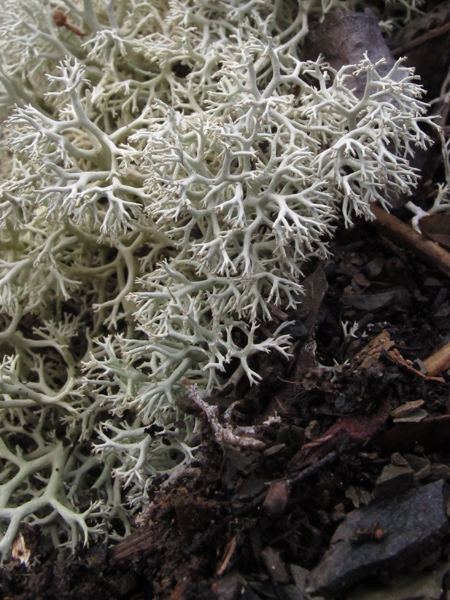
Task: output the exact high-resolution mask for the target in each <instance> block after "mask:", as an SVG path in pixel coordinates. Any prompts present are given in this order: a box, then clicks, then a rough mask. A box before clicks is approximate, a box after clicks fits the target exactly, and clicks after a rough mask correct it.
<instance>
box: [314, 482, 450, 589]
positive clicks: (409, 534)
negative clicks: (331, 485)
mask: <svg viewBox="0 0 450 600" xmlns="http://www.w3.org/2000/svg"><path fill="white" fill-rule="evenodd" d="M446 496H447V488H446V484H445V482H444V481H437V482H435V483H431V484H429V485H426V486H423V487H421V488H419V489H413V490H410V491H408V492H405V493H403V494H399V495H397V496H395V497H394V498H392V499H390V500H383V501H380V502H376V503H374V504H372V505H371V506H369V507H367V508H366V509H362V510H355V511H353V512H352V513H350V514H349V515H348V516H347V518H346V519H345V521H344V522H343V523H342V524H341V525H340V526H339V527H338V529H337V530H336V533H335V534H334V536H333V538H332V540H331V543H330V547H329V549H328V551H327V553H326V554H325V556H324V558H323V560H322V562H320V563H319V565H318V566H317V567H316V568H315V569H314V570H313V571H312V573H311V575H310V577H309V578H308V593H310V594H311V595H322V596H333V597H336V595H338V594H341V593H343V592H344V591H345V590H347V589H348V588H350V587H351V586H352V585H354V584H356V583H357V582H359V581H362V580H364V579H366V578H368V577H370V576H373V575H376V573H377V572H378V571H380V570H383V571H395V570H399V569H407V568H408V567H409V568H414V567H415V565H416V564H417V563H418V562H419V561H422V560H423V558H424V557H425V556H427V555H429V554H431V553H432V552H433V551H434V550H436V549H437V548H438V547H439V545H440V543H441V540H442V538H443V537H444V535H445V534H446V533H447V532H448V528H449V526H448V519H447V515H446V512H445V503H446Z"/></svg>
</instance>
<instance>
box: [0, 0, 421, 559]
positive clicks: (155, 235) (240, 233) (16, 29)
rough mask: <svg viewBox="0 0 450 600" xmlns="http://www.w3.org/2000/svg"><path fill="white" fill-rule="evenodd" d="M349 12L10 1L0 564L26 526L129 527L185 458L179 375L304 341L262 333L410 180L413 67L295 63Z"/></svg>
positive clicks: (223, 4) (230, 0) (54, 534)
mask: <svg viewBox="0 0 450 600" xmlns="http://www.w3.org/2000/svg"><path fill="white" fill-rule="evenodd" d="M402 4H405V2H404V1H403V2H402ZM340 5H350V3H345V2H339V1H330V2H325V0H323V2H320V1H314V0H309V1H308V2H298V3H297V2H295V1H293V0H278V1H276V2H272V1H267V0H251V1H249V2H246V3H242V2H240V0H223V1H218V2H208V1H206V0H200V1H198V0H197V1H195V2H193V1H191V0H179V1H178V0H173V1H172V2H169V3H167V2H165V1H158V0H152V1H150V0H109V1H106V0H98V1H94V0H83V1H81V0H78V1H71V0H58V1H56V2H54V3H52V5H51V6H50V5H49V4H48V3H46V2H44V1H42V2H41V1H39V0H27V1H24V2H18V1H17V0H15V1H14V2H11V1H9V0H3V1H2V15H1V17H0V36H1V37H0V53H1V56H0V58H1V60H0V65H1V66H0V83H1V85H2V90H1V97H0V99H1V106H2V111H3V114H5V115H6V114H8V118H7V120H6V121H5V126H4V128H3V139H2V147H3V159H2V172H3V180H2V183H1V186H0V224H1V226H2V228H1V230H0V298H1V314H0V321H1V332H0V343H1V352H2V356H3V359H2V362H1V365H0V392H1V394H2V396H1V400H0V415H1V419H0V463H1V473H0V530H1V532H2V535H3V537H2V540H1V541H0V553H1V554H2V555H5V554H6V553H7V552H8V550H9V549H10V547H11V544H12V542H13V540H14V538H15V536H16V535H17V533H18V530H19V527H20V523H22V522H24V521H26V522H28V523H29V524H31V525H40V526H41V527H42V529H43V530H44V531H45V532H46V534H47V536H48V539H51V541H52V543H53V544H54V545H55V546H60V545H61V544H63V545H64V544H65V545H68V546H70V547H72V548H73V547H74V546H75V544H76V543H77V542H78V541H80V540H81V541H83V540H84V541H86V540H87V539H88V537H89V536H108V535H109V536H119V535H124V534H126V533H127V532H128V531H129V530H130V521H131V516H130V515H131V513H132V511H133V510H135V509H139V507H140V506H141V505H142V501H143V500H144V499H145V494H146V490H147V488H148V485H149V482H150V481H151V477H152V476H153V475H155V474H158V473H165V472H170V471H171V470H173V469H174V468H176V467H177V465H179V464H180V463H182V462H183V461H189V460H190V459H191V458H192V456H193V451H194V449H195V445H196V443H197V439H198V436H197V434H198V431H197V429H198V424H197V423H196V421H195V420H194V419H193V418H190V417H186V416H185V415H183V414H182V413H181V412H180V411H179V409H178V408H177V404H176V400H177V398H178V397H179V396H180V395H184V394H186V386H185V384H183V381H184V380H186V379H188V380H189V381H190V383H189V386H190V389H195V391H196V394H197V395H198V397H199V398H200V397H201V396H203V395H204V394H208V393H210V392H212V391H213V390H214V389H219V390H220V389H223V388H224V387H225V386H227V385H229V384H230V382H231V383H236V382H237V381H238V380H239V379H240V378H241V377H243V376H246V377H247V378H248V379H249V381H250V382H251V383H255V382H257V381H258V379H259V375H258V373H257V372H256V371H255V370H254V368H252V361H251V360H250V358H251V357H252V356H253V355H255V354H257V353H260V352H270V351H276V352H279V353H281V354H284V355H286V353H287V352H288V347H289V337H288V336H287V335H285V333H284V331H283V327H280V328H279V329H278V330H276V331H275V332H274V333H273V335H272V337H270V338H264V337H263V336H260V335H259V331H258V323H259V322H260V321H261V320H263V319H269V318H270V315H271V308H270V307H271V305H284V306H286V305H291V306H293V305H296V303H298V302H299V300H300V294H301V289H302V288H301V275H302V264H303V263H304V262H305V261H306V260H308V259H310V258H311V257H313V256H318V257H325V256H327V252H328V250H327V244H326V242H325V241H324V236H326V235H328V236H329V235H330V234H332V232H333V229H334V227H335V225H336V223H337V222H338V220H339V218H340V215H343V216H344V220H345V222H346V223H347V224H350V223H351V221H352V219H353V217H354V216H355V215H358V216H359V215H362V216H364V217H366V218H370V217H371V212H370V204H371V202H374V201H377V200H378V201H380V202H381V203H382V204H383V205H385V204H386V202H385V198H386V197H387V195H388V194H390V193H396V192H408V191H410V190H411V189H412V188H413V186H414V184H415V182H416V180H417V173H416V172H415V171H414V169H413V168H411V167H410V165H409V162H408V156H409V155H410V154H411V152H412V148H413V146H414V145H421V146H423V145H424V144H425V143H426V142H427V136H426V135H425V134H424V133H423V131H422V129H421V123H423V122H425V121H426V122H428V123H430V121H429V120H428V119H427V118H426V117H424V116H423V115H424V113H425V106H424V105H423V104H422V103H421V102H420V100H419V99H418V98H419V97H420V95H421V89H420V87H419V86H418V85H417V83H416V81H415V79H414V77H413V74H412V73H411V71H409V70H408V69H405V68H404V67H402V65H401V63H400V62H398V63H396V64H395V66H394V67H393V68H392V70H391V71H390V72H389V73H387V74H386V75H383V76H381V75H380V74H379V73H378V72H377V65H373V64H372V63H371V61H370V60H369V59H368V58H367V57H366V58H365V59H364V60H362V61H361V63H360V64H358V65H350V66H348V67H345V68H343V69H341V70H340V71H338V72H336V71H334V70H333V69H331V68H330V67H329V66H328V65H326V64H325V63H324V62H322V61H320V60H318V61H316V62H312V61H308V62H302V61H301V60H300V58H299V56H298V54H297V49H298V47H299V44H300V43H301V41H302V39H303V38H304V37H305V35H306V33H307V29H308V17H310V16H311V15H312V14H315V15H316V16H320V15H321V14H323V13H324V12H326V11H327V10H329V9H331V8H332V7H335V6H340ZM414 5H415V4H414V3H407V6H408V7H412V6H414ZM55 10H62V11H64V13H65V14H66V15H67V23H69V24H72V28H67V27H64V26H63V25H62V26H61V23H59V25H60V26H57V24H56V23H55V19H54V11H55ZM77 32H78V33H77ZM80 34H83V35H80ZM355 72H364V73H366V74H367V83H366V90H365V93H364V95H363V97H362V98H357V97H356V96H355V95H354V93H353V92H352V91H351V89H349V88H348V87H347V85H346V82H347V81H348V77H349V75H351V74H354V73H355ZM219 433H220V435H223V431H222V430H220V432H219ZM225 433H226V434H227V435H228V434H229V433H230V432H229V431H228V430H227V431H226V432H225ZM92 450H94V453H93V452H92Z"/></svg>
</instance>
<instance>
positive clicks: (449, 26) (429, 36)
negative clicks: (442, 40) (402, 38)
mask: <svg viewBox="0 0 450 600" xmlns="http://www.w3.org/2000/svg"><path fill="white" fill-rule="evenodd" d="M447 31H450V23H446V24H445V25H442V26H441V27H436V29H431V30H430V31H427V33H424V34H423V35H420V36H419V37H416V38H414V39H413V40H410V41H409V42H406V43H405V44H403V45H402V46H397V48H394V49H393V50H392V51H391V53H392V56H393V57H394V58H397V57H398V56H401V55H402V54H404V53H405V52H408V51H409V50H413V49H414V48H417V46H421V45H422V44H425V43H426V42H428V41H429V40H433V39H434V38H437V37H440V36H441V35H444V33H447Z"/></svg>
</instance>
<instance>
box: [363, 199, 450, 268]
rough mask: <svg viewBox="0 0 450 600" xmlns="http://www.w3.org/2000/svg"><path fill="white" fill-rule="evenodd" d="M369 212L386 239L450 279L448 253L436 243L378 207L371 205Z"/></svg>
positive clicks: (449, 255)
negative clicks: (370, 211)
mask: <svg viewBox="0 0 450 600" xmlns="http://www.w3.org/2000/svg"><path fill="white" fill-rule="evenodd" d="M371 210H372V212H373V214H374V215H375V217H376V220H375V225H376V226H377V227H378V228H379V229H380V231H381V232H382V233H383V234H384V235H385V236H386V237H387V238H388V239H390V240H392V239H393V240H394V241H396V242H399V243H400V244H401V245H402V246H404V247H405V248H408V249H409V250H411V251H412V252H414V254H416V255H417V256H420V258H423V259H424V260H425V261H426V262H428V263H429V264H431V265H432V266H434V267H436V269H439V270H440V271H441V272H442V273H444V275H445V276H446V277H450V253H449V252H447V251H446V250H444V248H441V246H439V245H438V244H436V242H432V241H431V240H427V239H426V238H424V236H422V235H420V233H417V232H416V231H414V229H413V228H412V227H410V226H409V225H406V223H403V222H402V221H400V219H397V217H394V216H393V215H391V214H389V213H387V212H386V211H385V210H383V209H382V208H380V207H379V206H376V205H372V206H371Z"/></svg>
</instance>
